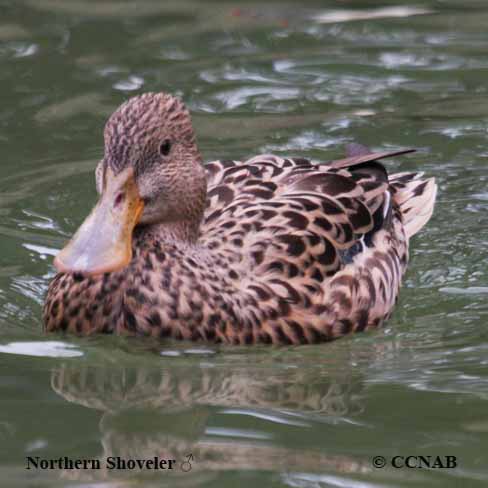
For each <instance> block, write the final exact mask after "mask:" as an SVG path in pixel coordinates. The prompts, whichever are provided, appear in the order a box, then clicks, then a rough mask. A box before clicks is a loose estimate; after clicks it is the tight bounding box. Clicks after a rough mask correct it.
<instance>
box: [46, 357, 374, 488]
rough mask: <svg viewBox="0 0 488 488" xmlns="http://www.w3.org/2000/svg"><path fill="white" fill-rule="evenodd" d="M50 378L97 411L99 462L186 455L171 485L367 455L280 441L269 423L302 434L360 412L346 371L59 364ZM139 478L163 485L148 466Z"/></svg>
mask: <svg viewBox="0 0 488 488" xmlns="http://www.w3.org/2000/svg"><path fill="white" fill-rule="evenodd" d="M51 385H52V388H53V389H54V391H55V392H56V393H57V394H59V395H60V396H62V397H63V398H65V399H66V400H67V401H69V402H73V403H76V404H79V405H83V406H85V407H87V408H90V409H96V410H99V411H100V412H102V417H101V420H100V424H99V426H100V433H101V444H102V454H101V455H100V456H99V458H100V460H101V461H102V466H103V465H104V461H105V460H106V459H107V458H108V457H110V456H120V457H121V458H123V459H150V458H153V457H154V456H157V457H159V458H162V459H175V460H177V464H178V466H180V465H181V462H182V461H184V460H185V459H186V457H187V456H188V455H189V454H191V455H192V456H193V460H194V464H193V467H194V469H192V470H191V472H183V471H182V470H181V469H177V470H175V472H172V473H171V474H168V475H166V474H165V475H164V476H163V478H164V480H167V482H168V483H170V484H171V485H172V486H174V483H175V482H181V483H182V484H184V486H191V483H192V482H191V479H192V480H193V482H195V484H197V483H200V482H201V481H202V477H203V479H205V480H207V478H210V479H212V476H216V475H217V473H219V472H222V471H226V470H261V471H273V472H278V473H282V472H290V471H299V472H314V473H317V472H319V473H320V472H325V471H327V472H328V471H331V470H332V471H334V472H341V473H364V472H369V471H370V463H369V460H355V459H352V458H350V457H347V456H331V455H328V454H327V453H325V452H324V451H323V450H319V449H304V448H303V447H300V448H298V447H297V448H295V447H290V442H289V441H288V442H286V443H283V442H278V441H277V440H276V436H275V432H274V429H275V428H277V429H279V433H282V432H283V431H286V429H300V428H308V429H307V431H308V432H310V430H311V429H310V427H312V426H313V424H314V422H327V421H328V419H329V420H330V419H340V418H343V417H347V418H350V417H351V416H354V415H355V414H357V413H359V412H360V411H361V409H362V405H361V388H362V387H361V382H360V378H356V379H355V378H354V375H351V374H347V373H346V372H341V374H337V375H335V376H331V375H330V374H324V372H323V371H321V369H320V368H315V369H314V374H313V375H312V374H311V371H310V370H308V372H307V371H306V370H303V369H301V368H300V369H299V368H296V369H287V368H283V371H282V372H281V373H280V372H278V373H276V370H274V372H273V375H265V371H264V369H263V368H253V367H246V368H243V367H229V366H228V365H225V367H221V366H218V367H203V366H201V365H198V366H196V365H195V363H193V364H191V365H187V366H178V367H173V368H171V369H162V368H160V367H158V368H152V367H148V366H147V365H145V366H140V367H139V366H134V367H129V366H127V367H122V368H121V367H114V365H113V364H111V365H107V366H95V365H81V366H80V364H79V363H66V364H64V365H62V366H61V367H59V368H56V369H55V370H53V371H52V375H51ZM224 414H234V415H232V416H231V415H228V416H227V417H223V415H224ZM249 417H253V418H251V419H249ZM229 420H230V421H231V422H232V427H228V426H229ZM266 421H269V422H268V423H267V422H266ZM251 424H252V425H253V427H252V428H250V427H249V425H251ZM216 425H217V426H218V427H216ZM255 425H258V426H260V427H261V429H259V427H258V428H257V429H256V428H255V427H254V426H255ZM263 426H264V427H263ZM281 429H283V430H281ZM284 444H286V447H285V445H284ZM291 445H292V446H293V445H294V442H292V443H291ZM133 475H134V473H133V472H132V476H133ZM139 475H141V476H143V477H150V476H158V477H159V478H160V481H161V482H162V483H164V482H165V481H164V480H161V473H155V472H154V471H153V472H149V471H147V472H139V474H138V476H139ZM129 476H131V472H124V471H114V470H112V471H109V470H107V469H102V470H100V471H64V473H63V477H65V478H70V479H79V480H84V481H87V480H96V479H100V478H103V479H111V480H112V479H118V480H124V479H126V480H127V479H128V478H129ZM178 480H179V481H178ZM158 486H160V485H158Z"/></svg>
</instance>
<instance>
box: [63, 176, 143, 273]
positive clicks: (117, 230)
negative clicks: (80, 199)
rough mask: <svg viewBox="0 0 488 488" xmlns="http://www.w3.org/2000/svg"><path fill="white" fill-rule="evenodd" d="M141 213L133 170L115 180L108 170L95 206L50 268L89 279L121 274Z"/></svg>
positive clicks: (128, 258)
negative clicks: (103, 274) (109, 273)
mask: <svg viewBox="0 0 488 488" xmlns="http://www.w3.org/2000/svg"><path fill="white" fill-rule="evenodd" d="M143 209H144V202H143V201H142V199H141V198H140V196H139V191H138V189H137V185H136V181H135V178H134V171H133V169H132V168H127V169H125V170H123V171H121V172H120V173H119V174H118V175H117V176H115V175H114V174H113V172H112V171H111V169H110V168H108V169H107V171H106V173H105V181H104V189H103V192H102V196H101V198H100V200H99V202H98V203H97V205H96V206H95V208H94V209H93V210H92V211H91V213H90V215H89V216H88V217H87V218H86V220H85V221H84V222H83V224H81V226H80V228H79V229H78V230H77V232H76V234H75V235H74V236H73V238H72V239H71V240H70V241H69V243H68V244H67V245H66V247H64V249H62V250H61V251H60V253H59V254H58V255H57V256H56V258H55V259H54V265H55V266H56V268H57V269H58V270H59V271H62V272H78V273H83V274H89V275H91V274H98V273H108V272H112V271H118V270H121V269H122V268H124V267H125V266H127V265H128V264H129V262H130V260H131V259H132V232H133V230H134V227H135V226H136V225H137V222H138V221H139V219H140V217H141V215H142V211H143Z"/></svg>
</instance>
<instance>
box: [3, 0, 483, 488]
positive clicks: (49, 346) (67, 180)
mask: <svg viewBox="0 0 488 488" xmlns="http://www.w3.org/2000/svg"><path fill="white" fill-rule="evenodd" d="M384 7H388V10H378V9H380V8H384ZM394 7H398V8H396V9H395V8H394ZM392 8H393V10H391V9H392ZM414 8H416V9H417V10H416V11H414ZM336 9H346V10H347V12H346V14H345V15H344V14H341V15H339V14H337V12H336V13H334V12H333V11H334V10H336ZM365 9H366V10H367V9H373V11H366V12H364V10H365ZM413 13H417V15H410V16H406V15H407V14H413ZM353 14H354V15H353ZM378 14H381V15H378ZM368 16H369V17H370V18H369V19H368V18H365V17H368ZM359 17H362V18H359ZM487 24H488V4H487V3H486V2H485V1H481V0H480V1H477V2H475V1H471V2H456V1H454V0H452V1H443V2H441V1H432V0H425V1H423V2H422V3H421V4H420V3H419V4H418V5H416V6H415V7H414V6H413V5H410V3H407V2H405V4H402V3H399V2H393V1H389V2H385V3H384V4H380V3H379V2H374V1H359V0H356V1H349V0H347V1H337V2H336V3H333V2H324V1H322V2H319V1H308V2H300V3H299V2H295V3H292V2H290V3H284V2H280V1H269V2H254V3H252V2H227V1H193V2H191V1H186V0H180V1H178V2H176V1H169V2H163V1H156V0H147V1H138V2H125V1H118V2H108V1H102V2H95V1H83V0H30V1H14V0H12V1H0V62H1V70H0V100H1V105H0V149H1V164H0V239H1V241H0V242H1V248H0V249H1V253H0V334H1V336H0V480H1V481H0V484H1V486H13V487H24V486H29V487H52V486H54V487H57V486H60V487H64V486H69V487H74V486H76V487H85V488H87V487H103V488H107V487H109V488H112V487H120V486H157V487H160V486H185V487H192V486H199V487H200V486H202V487H212V488H213V487H230V486H232V487H233V488H238V487H249V486H254V487H256V488H257V487H282V486H283V487H292V488H295V487H297V488H323V487H353V488H376V487H411V486H415V487H422V488H423V487H437V486H439V487H444V486H462V487H463V488H467V487H477V486H480V487H484V486H487V484H488V408H487V407H488V337H487V332H486V326H487V316H488V271H487V266H486V263H487V259H488V251H487V244H488V217H487V215H488V214H487V210H488V173H487V171H486V165H487V158H488V138H487V135H488V134H487V122H488V93H487V86H488V84H487V80H488V57H487V49H488V38H487V31H486V26H487ZM156 90H166V91H171V92H173V93H176V94H179V95H180V96H182V97H183V98H184V100H185V101H186V102H187V104H188V105H189V107H190V108H191V110H192V113H193V114H194V123H195V126H196V131H197V133H198V134H199V138H198V142H199V145H200V148H201V150H202V152H203V154H204V156H205V158H206V159H215V158H247V157H249V156H252V155H254V154H256V153H259V152H275V153H278V154H290V155H303V156H306V157H312V158H315V159H321V160H326V159H329V158H332V157H337V156H342V152H341V151H342V148H343V146H344V145H345V144H346V143H348V142H352V141H360V142H362V143H364V144H368V145H370V146H372V147H373V148H375V149H386V148H399V147H415V148H417V149H418V150H419V152H418V153H417V154H416V155H413V156H406V157H403V158H398V159H396V160H393V161H391V162H389V163H388V165H389V168H391V169H392V170H400V171H403V170H420V169H421V170H424V171H425V172H426V173H427V174H428V175H429V176H430V175H435V176H436V178H437V181H438V183H439V196H438V202H437V206H436V211H435V214H434V217H433V218H432V220H431V222H430V223H429V225H428V226H427V227H426V228H425V230H423V231H422V232H421V234H419V235H418V236H417V237H415V238H414V240H413V242H412V252H411V258H412V259H411V265H410V268H409V271H408V274H407V277H406V280H405V286H404V288H403V290H402V293H401V297H400V300H399V302H398V306H397V308H396V311H395V313H394V315H393V317H392V319H391V320H390V321H389V322H388V324H387V327H386V328H385V329H383V330H380V331H377V332H372V333H366V334H360V335H356V336H350V337H347V338H345V339H342V340H339V341H336V342H334V343H331V344H324V345H320V346H313V347H308V346H307V347H290V348H269V347H259V348H219V349H217V348H215V347H205V346H201V345H198V346H197V345H193V344H165V343H158V342H150V341H145V340H139V339H130V340H129V339H121V338H117V337H97V338H89V339H83V338H74V337H71V336H62V335H51V336H45V335H44V334H43V332H42V327H41V319H40V315H41V304H42V301H43V296H44V293H45V291H46V288H47V284H48V282H49V279H50V278H51V277H52V276H53V275H54V270H53V267H52V265H51V261H52V255H53V254H54V253H55V252H56V250H58V249H59V248H60V247H61V246H62V244H63V243H64V242H65V241H66V239H67V237H68V236H69V235H70V234H71V233H72V232H73V231H74V230H75V229H76V227H77V226H78V225H79V223H80V222H81V221H82V219H83V217H84V216H85V215H86V214H87V212H88V211H89V209H90V208H91V206H92V205H93V203H94V200H95V188H94V176H93V170H94V167H95V165H96V163H97V161H98V159H99V158H100V156H101V154H102V129H103V125H104V122H105V119H106V117H107V116H108V115H109V114H110V113H111V111H112V110H114V109H115V107H116V106H117V105H118V104H120V103H121V102H122V101H123V100H125V99H127V98H128V97H130V96H131V95H133V94H136V93H141V92H144V91H156ZM190 454H192V455H193V460H192V469H191V471H189V472H183V471H181V469H180V468H181V462H183V461H185V460H186V456H188V455H190ZM156 455H157V456H160V457H162V458H167V459H176V460H177V469H175V470H173V471H171V472H170V471H168V470H166V471H154V470H153V471H151V470H143V471H123V470H107V469H100V470H86V471H72V470H71V471H70V470H67V469H54V470H35V469H31V470H27V469H25V467H26V457H27V456H32V457H36V456H39V457H40V458H46V459H52V458H59V457H61V456H68V457H70V458H73V459H99V460H102V462H104V461H105V460H106V458H107V457H109V456H120V457H122V458H124V459H128V458H139V459H150V458H152V457H153V456H156ZM378 455H381V456H385V457H386V458H387V461H388V465H387V467H385V468H383V469H378V468H375V467H374V466H373V465H372V458H373V456H378ZM410 455H413V456H420V455H422V456H428V455H431V456H434V457H435V456H446V455H449V456H456V457H457V467H456V468H455V469H439V468H434V469H425V468H421V469H418V468H413V469H407V468H403V469H395V468H393V467H392V466H391V464H390V460H391V458H392V457H393V456H410Z"/></svg>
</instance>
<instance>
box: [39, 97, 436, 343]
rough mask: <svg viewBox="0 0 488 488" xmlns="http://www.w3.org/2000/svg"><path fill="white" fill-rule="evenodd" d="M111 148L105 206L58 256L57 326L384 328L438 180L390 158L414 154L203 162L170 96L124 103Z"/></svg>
mask: <svg viewBox="0 0 488 488" xmlns="http://www.w3.org/2000/svg"><path fill="white" fill-rule="evenodd" d="M104 139H105V154H104V157H103V159H102V160H101V161H100V163H99V164H98V166H97V168H96V187H97V190H98V193H99V195H100V200H99V202H98V203H97V205H96V206H95V208H94V209H93V211H92V212H91V214H90V215H89V216H88V218H87V219H86V220H85V221H84V223H83V224H82V225H81V227H80V228H79V229H78V231H77V232H76V234H75V235H74V237H73V238H72V239H71V241H70V242H69V243H68V245H67V246H66V247H65V248H64V249H63V250H62V251H61V252H60V253H59V254H58V256H57V257H56V259H55V266H56V267H57V269H58V270H59V273H58V274H57V275H56V277H55V278H54V279H53V280H52V282H51V284H50V286H49V290H48V293H47V298H46V302H45V307H44V323H45V329H46V330H47V331H54V330H63V331H69V332H74V333H77V334H82V335H85V334H93V333H97V332H98V333H99V332H101V333H118V334H136V335H147V336H153V337H162V338H163V337H164V338H166V337H168V338H174V339H186V340H202V341H208V342H214V343H230V344H257V343H273V344H302V343H317V342H323V341H328V340H330V339H333V338H336V337H339V336H342V335H344V334H346V333H349V332H352V331H363V330H365V329H369V328H374V327H377V326H379V325H380V324H382V323H383V321H384V320H385V319H386V318H388V317H389V315H390V314H391V312H392V309H393V306H394V304H395V301H396V298H397V295H398V292H399V289H400V285H401V280H402V276H403V274H404V273H405V269H406V266H407V261H408V247H409V240H410V238H411V237H412V236H413V235H414V234H415V233H417V232H418V231H419V230H420V229H421V228H422V227H423V226H424V224H425V223H426V222H427V221H428V220H429V218H430V216H431V215H432V211H433V207H434V201H435V196H436V184H435V182H434V179H433V178H429V179H423V178H422V174H420V173H397V174H393V175H388V173H387V171H386V170H385V167H384V166H383V164H381V163H380V162H379V161H380V160H381V159H383V158H387V157H390V156H395V155H399V154H404V153H407V152H410V151H411V150H402V151H389V152H378V153H371V152H369V150H367V149H366V148H364V147H363V146H360V145H352V146H350V147H349V148H348V154H347V157H346V158H345V159H341V160H338V161H331V162H325V163H312V162H311V161H309V160H307V159H302V158H283V157H278V156H274V155H261V156H256V157H253V158H252V159H248V160H247V161H244V162H240V161H227V160H224V161H214V162H211V163H208V164H203V162H202V158H201V156H200V153H199V151H198V147H197V145H196V143H195V136H194V132H193V128H192V123H191V118H190V114H189V112H188V110H187V109H186V107H185V105H184V104H183V103H182V102H181V101H180V100H179V99H177V98H175V97H173V96H171V95H168V94H164V93H146V94H144V95H140V96H137V97H135V98H132V99H131V100H129V101H127V102H126V103H124V104H123V105H121V106H120V107H119V108H118V109H117V110H116V111H115V112H114V114H113V115H112V116H111V117H110V119H109V120H108V122H107V124H106V126H105V132H104Z"/></svg>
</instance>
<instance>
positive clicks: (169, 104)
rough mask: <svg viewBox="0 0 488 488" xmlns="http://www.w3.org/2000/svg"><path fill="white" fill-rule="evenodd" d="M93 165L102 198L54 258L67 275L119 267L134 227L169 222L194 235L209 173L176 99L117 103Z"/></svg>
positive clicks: (152, 96)
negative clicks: (101, 150)
mask: <svg viewBox="0 0 488 488" xmlns="http://www.w3.org/2000/svg"><path fill="white" fill-rule="evenodd" d="M104 139H105V154H104V157H103V159H102V160H101V161H100V163H99V164H98V166H97V169H96V186H97V191H98V193H99V195H100V200H99V202H98V203H97V205H96V206H95V208H94V209H93V210H92V212H91V213H90V215H89V216H88V217H87V218H86V220H85V221H84V222H83V224H82V225H81V226H80V228H79V229H78V231H77V232H76V234H75V235H74V236H73V238H72V239H71V241H70V242H69V243H68V245H67V246H66V247H65V248H64V249H63V250H62V251H61V252H60V253H59V254H58V255H57V256H56V258H55V260H54V264H55V266H56V267H57V268H58V270H60V271H64V272H80V273H84V274H96V273H106V272H112V271H117V270H120V269H122V268H124V267H125V266H127V264H128V263H129V262H130V260H131V258H132V234H133V231H134V228H135V227H136V226H147V227H150V226H158V225H161V224H163V225H165V224H166V225H167V226H168V228H171V229H180V232H176V235H177V236H178V237H179V238H181V239H183V240H192V239H196V235H197V233H198V224H199V223H200V220H201V218H202V215H203V210H204V207H205V198H206V178H205V169H204V168H203V165H202V161H201V157H200V154H199V152H198V148H197V146H196V143H195V136H194V133H193V128H192V124H191V119H190V114H189V112H188V110H187V109H186V107H185V106H184V104H183V103H182V102H181V101H180V100H179V99H177V98H175V97H173V96H171V95H167V94H164V93H146V94H144V95H140V96H137V97H134V98H132V99H130V100H129V101H127V102H125V103H124V104H123V105H121V106H120V107H119V108H118V109H117V110H116V111H115V112H114V113H113V114H112V116H111V117H110V119H109V120H108V122H107V124H106V126H105V132H104Z"/></svg>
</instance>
